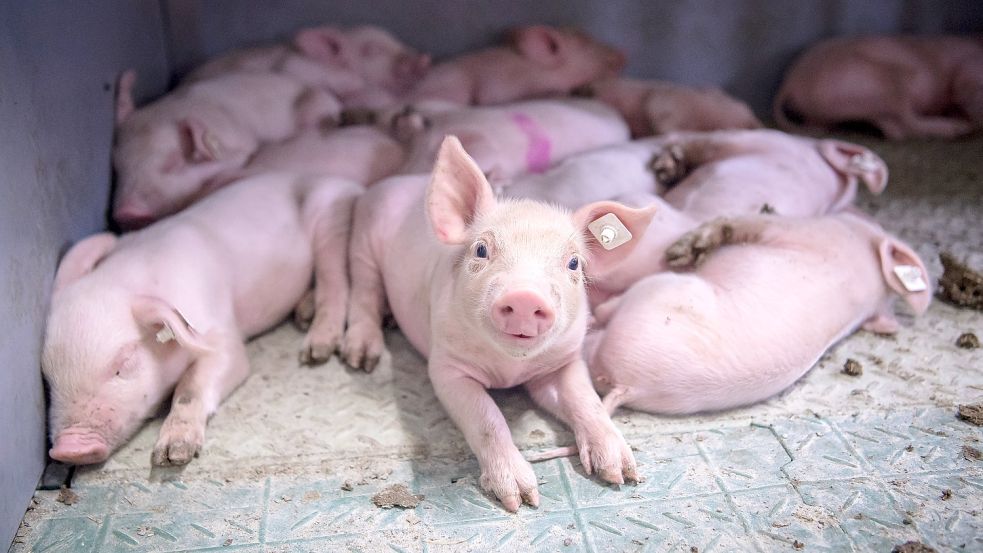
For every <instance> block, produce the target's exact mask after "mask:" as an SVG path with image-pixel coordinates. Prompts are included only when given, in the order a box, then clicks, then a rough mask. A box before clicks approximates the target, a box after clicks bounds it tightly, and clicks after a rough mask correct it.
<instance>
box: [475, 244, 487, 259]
mask: <svg viewBox="0 0 983 553" xmlns="http://www.w3.org/2000/svg"><path fill="white" fill-rule="evenodd" d="M474 256H475V257H480V258H481V259H488V246H486V245H485V243H484V242H478V245H477V246H475V248H474Z"/></svg>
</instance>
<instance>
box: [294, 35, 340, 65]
mask: <svg viewBox="0 0 983 553" xmlns="http://www.w3.org/2000/svg"><path fill="white" fill-rule="evenodd" d="M344 41H345V35H344V33H342V31H341V30H340V29H336V28H334V27H315V28H312V29H304V30H302V31H300V32H298V33H297V34H296V35H294V47H296V48H297V49H298V50H300V51H301V52H302V53H303V54H304V55H306V56H308V57H311V58H314V59H316V60H318V61H320V62H324V63H328V64H332V65H342V64H343V61H342V51H343V45H344Z"/></svg>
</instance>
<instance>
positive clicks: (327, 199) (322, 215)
mask: <svg viewBox="0 0 983 553" xmlns="http://www.w3.org/2000/svg"><path fill="white" fill-rule="evenodd" d="M345 194H346V193H345V192H343V193H342V195H341V196H340V197H339V191H338V190H337V189H336V188H335V187H334V185H333V184H326V185H324V186H321V187H320V188H318V189H316V190H315V191H313V192H312V193H311V194H310V195H309V196H308V197H307V199H306V201H305V203H304V212H305V217H306V218H307V220H308V226H313V229H314V236H313V240H312V242H313V247H314V320H313V321H312V322H311V328H310V329H309V330H308V331H307V336H305V337H304V344H303V346H302V347H301V351H300V360H301V362H302V363H305V364H319V363H324V362H325V361H327V360H328V359H329V358H330V357H331V355H332V354H333V353H334V352H335V349H337V348H338V343H339V342H340V341H341V335H342V334H343V333H344V330H345V315H346V313H345V311H346V310H347V307H348V295H349V286H348V263H347V261H348V238H349V228H350V226H351V225H350V223H351V213H352V203H353V202H354V201H355V195H356V194H357V192H355V191H354V190H352V191H351V192H349V193H347V194H348V195H345Z"/></svg>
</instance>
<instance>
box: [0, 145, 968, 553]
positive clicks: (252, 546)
mask: <svg viewBox="0 0 983 553" xmlns="http://www.w3.org/2000/svg"><path fill="white" fill-rule="evenodd" d="M848 138H850V139H852V140H855V141H862V142H865V143H866V144H867V145H868V146H870V147H872V148H874V149H875V151H878V152H879V153H881V155H882V156H883V157H884V158H885V159H886V160H887V162H888V165H889V167H890V168H891V171H892V176H891V182H890V184H889V186H888V188H887V191H886V192H885V194H884V195H883V196H882V197H880V198H873V199H872V198H870V197H868V196H865V197H864V198H863V199H862V200H861V201H860V204H861V205H862V206H863V207H865V208H866V209H868V210H871V211H872V212H874V213H875V214H876V215H877V217H878V219H879V220H880V221H881V222H882V224H883V225H885V226H886V227H887V228H888V229H890V230H891V231H893V232H895V233H897V234H898V235H900V236H901V238H903V239H905V240H906V241H908V242H909V243H911V244H912V245H913V246H914V247H915V248H916V249H917V250H918V252H919V253H920V254H921V255H922V256H923V258H924V260H925V262H926V264H927V265H928V267H929V270H930V271H931V272H932V275H933V277H937V276H938V275H939V274H940V273H941V265H940V263H939V261H938V251H939V250H940V249H943V250H948V251H952V252H953V253H955V254H957V255H958V256H960V257H962V258H964V259H967V258H968V259H969V261H970V264H971V265H972V266H974V267H976V268H980V267H983V229H981V224H983V138H978V139H974V140H968V141H960V142H955V143H942V142H909V143H905V144H900V145H896V144H888V143H883V142H880V141H877V140H873V139H858V137H856V136H852V137H848ZM899 309H900V306H899ZM901 321H902V325H903V328H902V330H901V332H900V333H898V335H897V336H895V337H890V338H885V337H878V336H875V335H872V334H868V333H865V332H858V333H857V334H855V335H854V336H852V337H850V338H849V339H847V340H845V341H843V342H842V343H840V344H839V345H837V346H836V347H834V348H833V349H832V350H831V351H830V352H829V353H828V354H827V355H826V356H825V357H824V358H823V359H822V360H820V362H819V363H818V364H817V366H816V367H815V368H813V370H812V371H811V372H809V373H808V374H807V375H806V376H805V377H804V378H802V379H801V380H800V381H799V382H798V383H797V384H796V385H794V386H793V387H792V388H791V389H789V390H788V391H787V392H785V393H784V394H782V395H781V396H779V397H776V398H773V399H772V400H770V401H768V402H765V403H763V404H759V405H755V406H752V407H749V408H744V409H737V410H733V411H728V412H725V413H719V414H709V415H702V416H694V417H657V416H651V415H646V414H641V413H634V412H630V411H626V410H622V411H619V412H618V413H617V414H616V416H615V421H616V423H617V424H618V425H619V426H620V428H621V429H622V431H623V432H624V433H625V436H626V438H627V439H628V441H629V443H630V444H631V445H632V446H633V447H635V448H636V458H637V460H638V462H639V468H640V472H641V473H642V474H643V475H644V476H645V477H646V481H645V482H644V483H642V484H639V485H637V486H623V487H621V488H620V489H618V488H617V487H610V486H605V485H601V484H599V483H598V482H597V481H595V480H592V479H590V478H588V477H586V476H585V475H584V474H583V471H582V469H581V467H580V466H579V463H578V462H576V461H574V460H573V459H561V460H554V461H549V462H546V463H541V464H538V465H536V472H537V474H538V475H539V477H540V494H541V496H542V505H541V506H540V507H539V509H531V508H528V507H523V508H522V509H521V510H520V512H519V513H518V514H517V515H511V514H508V513H506V512H505V511H504V510H502V509H501V508H500V507H499V506H498V505H497V504H496V502H495V501H494V500H493V499H490V498H488V497H487V496H485V495H484V494H483V493H482V492H481V491H480V490H479V489H478V487H477V476H478V469H477V465H476V462H475V461H474V459H473V458H472V456H471V455H470V454H469V452H468V449H467V446H466V444H465V443H464V440H463V438H462V436H461V434H460V432H458V431H457V430H456V429H455V428H454V426H453V425H452V424H451V422H450V421H449V419H448V418H447V416H446V415H445V414H444V412H443V410H442V409H441V407H440V405H439V404H438V403H437V400H436V398H435V397H434V394H433V391H432V390H431V387H430V384H429V382H428V380H427V378H426V371H425V365H424V362H423V360H422V359H421V358H420V357H419V356H417V355H416V354H415V353H414V352H413V351H412V349H411V348H410V346H409V344H408V343H407V342H406V340H405V339H404V338H403V337H402V336H401V335H400V334H399V333H398V332H391V333H389V335H388V345H389V348H390V352H391V355H390V356H387V357H386V358H384V362H383V364H382V365H381V366H380V368H379V369H377V370H376V372H374V373H372V374H369V375H366V374H363V373H356V372H353V371H351V370H348V369H346V368H345V367H343V366H341V365H340V364H338V363H337V361H332V362H331V363H329V364H327V365H325V366H322V367H318V368H314V369H309V368H302V367H300V366H299V365H298V363H297V361H296V359H297V356H296V353H297V350H298V348H299V347H300V344H301V339H302V336H301V334H300V333H299V332H297V331H296V330H294V329H293V328H292V327H291V326H290V325H289V324H285V325H282V326H281V327H279V328H278V329H276V330H274V331H273V332H271V333H269V334H267V335H265V336H263V337H261V338H259V339H257V340H255V341H253V343H252V344H251V345H250V353H251V358H252V362H253V369H254V374H253V375H252V376H251V377H250V379H249V380H248V381H247V382H246V383H245V385H243V387H242V388H240V389H239V390H238V391H236V392H235V393H234V394H233V395H232V397H231V398H229V400H228V401H227V402H226V403H225V405H224V406H223V407H222V408H221V410H220V411H219V413H218V414H217V415H216V416H215V417H214V419H213V420H212V421H211V423H210V425H209V429H208V435H207V441H206V446H205V450H204V452H203V454H202V456H201V457H200V458H199V459H197V460H195V461H194V462H193V463H192V464H191V465H190V466H189V467H187V468H186V469H185V470H184V471H182V472H170V473H162V472H159V471H154V472H151V471H150V469H149V464H150V463H149V459H150V450H151V448H152V445H153V443H154V440H155V438H156V433H157V430H158V428H159V426H160V421H159V420H157V421H155V422H153V423H150V424H148V425H147V426H146V427H145V428H144V429H143V430H142V431H141V432H140V433H139V435H137V437H136V438H135V439H133V440H132V442H130V443H129V444H128V445H127V446H126V447H125V448H123V449H122V450H121V451H119V452H117V453H116V454H115V455H114V456H113V457H112V458H111V459H110V460H109V461H108V462H107V463H105V464H104V465H103V466H100V467H95V468H88V469H83V470H79V471H77V473H76V474H75V477H74V479H73V481H72V488H71V490H72V492H74V493H75V494H76V495H77V497H74V498H73V497H71V496H70V495H69V497H67V498H66V496H65V494H63V495H62V496H61V499H62V500H67V503H71V504H70V505H69V504H66V502H62V501H59V500H58V499H59V492H58V491H39V492H38V493H37V494H36V496H35V504H34V505H33V506H32V507H31V509H30V510H29V511H28V512H27V514H26V515H25V518H24V522H23V524H22V526H21V529H20V531H19V533H18V538H17V540H16V542H15V543H14V545H13V546H12V548H11V551H14V552H21V551H37V552H41V551H51V552H84V551H188V550H190V551H209V550H221V551H249V552H253V551H256V552H259V551H270V552H272V551H386V552H390V551H395V552H412V551H417V552H419V551H424V552H440V551H492V550H501V551H653V552H655V551H683V552H693V551H696V552H700V553H705V552H709V551H751V550H761V551H772V550H789V551H797V550H803V551H821V550H834V551H850V550H856V551H867V550H870V551H885V552H886V551H890V550H891V548H892V547H893V546H895V545H898V544H901V543H904V542H907V541H909V540H918V541H921V542H924V543H926V544H928V545H931V546H932V547H934V548H935V549H937V550H939V551H983V461H981V460H979V459H978V458H974V454H973V452H974V449H973V448H975V450H979V449H983V443H981V441H980V440H981V438H983V430H981V428H980V427H977V426H972V425H970V424H969V423H966V422H963V421H960V420H957V418H956V417H955V412H956V405H957V404H963V403H979V402H980V401H983V349H976V350H967V349H961V348H959V347H957V346H956V345H955V342H956V339H957V337H958V336H959V335H960V334H962V333H964V332H974V333H976V334H977V335H978V336H981V337H983V313H980V312H976V311H969V310H965V309H957V308H955V307H952V306H950V305H947V304H945V303H942V302H941V301H935V302H934V303H933V305H932V307H931V309H930V310H929V312H928V313H927V314H926V315H925V316H924V317H922V318H919V319H917V320H916V319H913V318H912V317H910V316H907V315H902V317H901ZM848 358H852V359H854V360H856V361H858V362H860V364H861V365H862V366H863V374H862V375H860V376H858V377H854V376H848V375H846V374H843V373H842V372H841V369H842V367H843V364H844V362H845V361H846V360H847V359H848ZM495 397H496V398H497V399H498V400H499V403H500V404H501V405H502V406H503V410H504V412H505V415H506V418H507V419H508V420H509V422H510V425H511V428H512V433H513V437H514V438H515V441H516V443H517V445H518V446H519V447H520V449H523V450H537V449H545V448H548V447H552V446H555V445H565V444H569V443H571V442H572V435H571V434H570V433H569V432H567V431H566V430H565V429H564V428H563V427H562V425H560V424H559V423H558V422H556V421H554V420H552V419H550V418H548V417H546V416H544V415H543V414H542V413H540V412H539V411H538V410H537V409H535V408H534V407H533V406H532V404H531V402H530V401H529V400H528V398H527V397H526V396H525V394H524V393H523V392H521V391H520V392H515V391H505V392H496V393H495ZM400 483H402V484H406V485H408V486H409V487H410V489H411V490H412V492H413V493H414V494H422V495H423V496H424V499H423V501H422V502H420V504H419V505H418V506H416V507H415V508H413V509H405V510H404V509H399V508H392V509H383V508H379V507H377V506H376V505H375V504H374V503H373V502H372V496H373V494H375V493H376V492H378V491H380V490H382V489H383V488H386V487H387V486H390V485H392V484H400ZM73 499H74V501H72V500H73Z"/></svg>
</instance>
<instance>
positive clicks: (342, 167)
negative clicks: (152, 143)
mask: <svg viewBox="0 0 983 553" xmlns="http://www.w3.org/2000/svg"><path fill="white" fill-rule="evenodd" d="M404 157H405V153H404V151H403V146H402V145H401V144H400V143H399V142H397V141H396V140H395V139H393V138H392V137H390V136H389V135H388V134H386V133H384V132H382V131H381V130H379V129H376V128H375V127H371V126H354V127H344V128H339V129H332V130H329V131H323V130H320V129H308V130H305V131H303V132H301V133H299V134H297V135H296V136H294V137H291V138H288V139H287V140H284V141H282V142H275V143H271V144H265V145H263V146H262V147H260V149H259V150H258V151H257V152H256V154H255V155H253V157H252V158H251V159H250V160H249V163H247V164H246V166H245V167H243V168H242V169H236V170H232V171H228V172H225V173H220V174H219V175H216V176H215V177H213V178H212V179H210V180H209V181H208V182H207V183H206V184H205V186H204V189H203V191H204V192H210V191H212V190H214V189H217V188H220V187H222V186H225V185H227V184H229V183H231V182H233V181H236V180H239V179H241V178H243V177H246V176H248V175H255V174H259V173H265V172H270V171H274V172H275V171H291V172H295V173H304V174H310V175H324V176H332V177H340V178H344V179H346V180H350V181H352V182H356V183H358V184H361V185H362V186H369V185H371V184H373V183H375V182H376V181H378V180H380V179H382V178H383V177H387V176H389V175H391V174H393V173H395V172H396V170H397V169H398V168H399V167H400V166H402V164H403V161H404Z"/></svg>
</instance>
